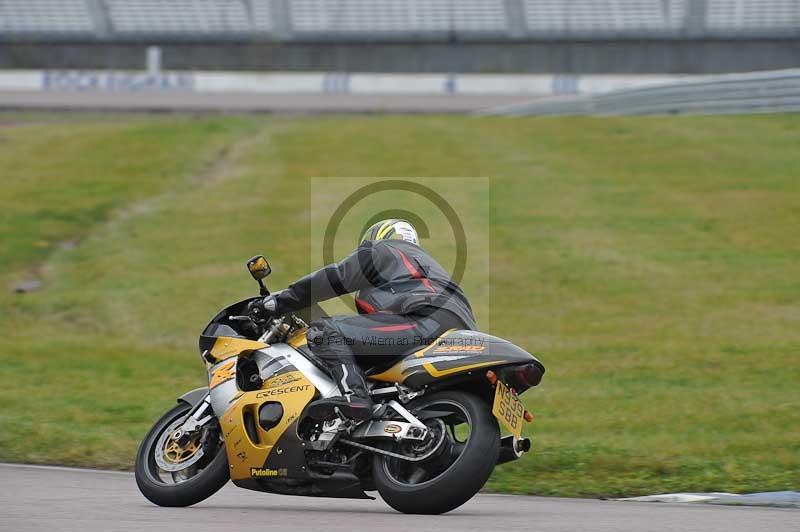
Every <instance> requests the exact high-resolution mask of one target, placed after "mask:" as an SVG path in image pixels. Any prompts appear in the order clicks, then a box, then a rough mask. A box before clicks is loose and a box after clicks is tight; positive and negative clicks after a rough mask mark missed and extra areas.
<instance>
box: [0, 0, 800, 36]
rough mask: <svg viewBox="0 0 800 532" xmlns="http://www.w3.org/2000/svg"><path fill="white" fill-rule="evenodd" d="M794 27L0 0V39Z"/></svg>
mask: <svg viewBox="0 0 800 532" xmlns="http://www.w3.org/2000/svg"><path fill="white" fill-rule="evenodd" d="M742 34H748V35H751V36H758V35H761V36H764V37H770V38H772V37H775V36H777V35H782V36H799V35H800V0H0V38H5V39H9V38H24V37H37V36H38V37H47V38H61V39H67V40H68V39H78V38H84V39H87V38H91V39H93V40H99V41H115V40H119V41H125V40H130V39H141V38H145V37H158V38H161V39H164V38H175V39H185V38H187V37H194V38H203V37H208V36H215V37H220V38H223V37H224V38H227V39H242V40H249V39H254V38H255V39H265V40H275V41H304V40H309V39H325V40H334V41H335V40H353V39H368V40H370V41H382V40H389V41H391V40H396V39H398V38H402V39H422V40H425V39H431V40H436V39H450V40H452V39H457V40H465V41H469V40H481V39H493V40H496V39H512V40H520V39H553V38H586V39H596V38H610V39H616V38H665V37H666V38H683V37H685V36H687V35H692V36H694V37H697V36H706V37H715V38H722V37H737V36H741V35H742Z"/></svg>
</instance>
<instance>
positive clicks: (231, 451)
mask: <svg viewBox="0 0 800 532" xmlns="http://www.w3.org/2000/svg"><path fill="white" fill-rule="evenodd" d="M315 392H316V388H315V387H314V385H313V384H312V383H311V381H309V380H308V379H306V378H305V376H304V375H303V374H302V373H301V372H300V371H288V372H285V373H282V374H280V375H276V376H273V377H271V378H270V379H268V380H267V381H265V382H264V386H263V387H262V388H261V389H259V390H255V391H252V392H243V393H242V394H241V395H239V396H238V397H235V398H234V401H233V404H231V406H230V408H228V410H227V411H226V412H225V413H224V414H223V415H222V416H221V417H220V418H219V421H220V426H221V428H222V434H223V437H224V439H225V448H226V451H227V453H228V463H229V464H230V468H231V479H232V480H233V482H234V483H235V484H240V483H241V482H242V481H250V480H251V479H254V478H255V479H270V478H291V477H305V476H306V475H305V472H304V471H303V469H302V468H303V466H304V464H305V457H304V456H303V455H302V453H300V456H299V457H298V458H299V459H298V460H294V461H289V462H286V461H280V462H283V463H281V464H280V467H278V464H276V463H268V459H269V457H270V455H271V454H284V448H283V447H282V446H276V445H277V443H278V441H279V440H281V439H282V436H283V435H284V433H286V432H287V431H291V433H296V425H297V420H298V419H299V417H300V414H301V413H302V411H303V409H304V408H305V407H306V405H307V404H308V403H309V402H310V401H311V399H312V398H313V397H314V393H315ZM268 402H275V403H280V405H281V406H282V407H283V416H282V417H281V419H280V421H279V422H278V424H277V425H276V426H274V427H272V428H270V429H269V430H264V429H263V428H262V427H261V425H260V424H259V422H258V416H259V409H260V408H261V406H262V405H263V404H265V403H268ZM273 462H274V461H273ZM270 466H272V467H270ZM245 484H250V483H249V482H245ZM243 487H252V486H250V485H245V486H243Z"/></svg>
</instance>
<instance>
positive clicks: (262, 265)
mask: <svg viewBox="0 0 800 532" xmlns="http://www.w3.org/2000/svg"><path fill="white" fill-rule="evenodd" d="M247 269H248V271H249V272H250V275H252V276H253V279H255V280H256V281H260V280H261V279H263V278H265V277H267V276H268V275H269V274H270V273H272V268H270V266H269V261H267V259H265V258H264V255H256V256H255V257H253V258H252V259H250V260H248V261H247Z"/></svg>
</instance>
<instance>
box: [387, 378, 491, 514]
mask: <svg viewBox="0 0 800 532" xmlns="http://www.w3.org/2000/svg"><path fill="white" fill-rule="evenodd" d="M436 404H440V405H442V404H448V405H454V406H455V405H457V408H458V409H460V410H462V411H463V412H464V414H465V416H466V417H468V418H469V424H470V427H469V428H470V434H469V437H468V439H467V440H466V443H464V444H463V445H462V449H463V450H461V452H460V454H458V456H457V458H456V459H455V461H454V462H452V463H451V464H450V465H449V466H447V469H446V470H445V471H444V472H442V473H440V474H438V476H435V477H434V478H432V479H430V480H427V481H425V482H420V483H416V484H409V483H406V482H402V481H399V480H398V479H397V478H395V476H393V473H392V469H393V468H395V467H396V464H397V463H398V462H399V461H398V460H397V459H396V458H391V457H388V456H385V455H377V454H376V455H375V458H374V459H373V468H372V473H373V479H374V480H375V487H376V488H377V490H378V492H379V493H380V495H381V497H382V498H383V500H384V501H386V503H387V504H388V505H389V506H391V507H392V508H394V509H395V510H397V511H399V512H403V513H408V514H442V513H445V512H449V511H450V510H453V509H455V508H458V507H459V506H461V505H462V504H464V503H465V502H467V501H468V500H470V499H471V498H472V497H473V496H474V495H475V494H476V493H477V492H478V491H479V490H480V489H481V488H482V487H483V485H484V484H485V483H486V481H487V480H488V479H489V476H490V475H491V474H492V471H493V470H494V466H495V464H496V463H497V455H498V453H499V450H500V429H499V428H498V426H497V419H496V418H495V417H494V415H492V413H491V411H490V410H489V407H488V406H487V405H486V403H484V402H483V401H482V400H481V399H479V398H478V397H476V396H475V395H472V394H469V393H465V392H459V391H445V392H440V393H436V394H433V395H430V396H425V397H422V398H419V399H416V400H414V401H412V402H411V403H410V404H409V405H407V408H408V409H409V410H411V411H412V412H418V411H420V410H423V409H425V407H426V406H432V407H433V408H431V410H435V409H436V407H435V406H434V405H436ZM393 463H394V464H395V465H393ZM424 466H425V462H420V467H423V468H424Z"/></svg>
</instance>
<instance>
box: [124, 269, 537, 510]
mask: <svg viewBox="0 0 800 532" xmlns="http://www.w3.org/2000/svg"><path fill="white" fill-rule="evenodd" d="M247 267H248V270H249V271H250V273H251V275H252V276H253V278H254V279H255V280H256V281H257V282H258V284H259V286H260V295H261V297H263V296H266V295H269V291H268V290H267V288H266V286H265V285H264V283H263V279H265V278H266V277H267V276H268V275H269V274H270V273H271V267H270V265H269V262H268V261H267V260H266V259H265V258H264V257H263V256H261V255H258V256H256V257H253V258H252V259H250V260H249V261H248V262H247ZM261 297H252V298H248V299H245V300H243V301H239V302H237V303H234V304H233V305H230V306H228V307H226V308H224V309H223V310H222V311H220V312H219V313H218V314H217V315H216V316H214V317H213V319H212V320H211V321H210V322H209V323H208V325H207V326H206V327H205V329H204V330H203V332H202V334H201V335H200V340H199V348H200V353H201V357H202V360H203V363H204V364H205V367H206V371H207V373H208V386H207V387H203V388H198V389H196V390H192V391H190V392H188V393H185V394H183V395H182V396H181V397H180V398H178V400H177V404H176V406H174V407H173V408H172V409H170V410H169V411H168V412H167V413H165V414H164V415H163V416H162V417H161V418H160V419H159V420H158V421H157V422H156V423H155V425H154V426H153V427H152V428H151V429H150V431H149V432H148V434H147V435H146V436H145V438H144V440H143V441H142V443H141V445H140V447H139V450H138V453H137V456H136V469H135V474H136V482H137V484H138V486H139V489H140V491H141V492H142V494H143V495H144V496H145V497H146V498H147V499H149V500H150V501H151V502H153V503H155V504H157V505H159V506H190V505H192V504H196V503H198V502H200V501H202V500H204V499H206V498H208V497H210V496H211V495H212V494H214V493H215V492H216V491H218V490H219V489H220V488H222V487H223V486H224V485H225V484H226V483H227V482H228V480H232V481H233V483H234V484H235V485H236V486H239V487H242V488H246V489H251V490H256V491H263V492H270V493H277V494H284V495H301V496H317V497H347V498H360V499H365V498H366V499H372V498H373V497H370V496H369V495H367V494H366V493H365V492H366V491H373V490H377V491H378V493H379V494H380V496H381V497H382V498H383V500H384V501H386V502H387V503H388V504H389V505H390V506H391V507H392V508H394V509H396V510H398V511H400V512H404V513H414V514H440V513H444V512H448V511H450V510H453V509H454V508H457V507H459V506H460V505H462V504H464V503H465V502H467V501H468V500H469V499H471V498H472V497H473V496H474V495H475V494H476V493H477V492H478V491H479V490H480V489H481V488H482V487H483V485H484V484H485V483H486V481H487V480H488V479H489V476H490V475H491V473H492V471H493V470H494V467H495V466H496V465H498V464H503V463H506V462H510V461H513V460H517V459H519V458H521V457H522V456H523V455H524V454H525V453H526V452H528V451H530V448H531V442H530V440H529V439H528V438H524V437H522V425H523V422H525V421H528V422H530V421H531V420H532V415H531V414H530V413H529V412H528V411H526V410H525V408H524V406H523V404H522V402H521V401H520V399H519V395H520V394H521V393H523V392H525V391H526V390H528V389H529V388H532V387H534V386H536V385H538V384H539V383H540V381H541V379H542V376H543V374H544V371H545V369H544V366H543V365H542V363H541V362H540V361H539V360H538V359H536V358H535V357H534V356H533V355H531V354H529V353H527V352H526V351H524V350H523V349H521V348H519V347H517V346H515V345H513V344H512V343H510V342H508V341H506V340H503V339H500V338H497V337H494V336H490V335H488V334H484V333H481V332H477V331H470V330H449V331H447V332H445V333H444V334H442V335H441V336H440V337H439V338H437V339H436V340H435V341H434V342H431V343H429V344H428V345H423V346H414V348H410V349H409V352H408V353H407V354H406V355H405V356H403V357H402V358H400V360H397V359H396V358H393V359H391V360H390V361H388V362H387V363H385V364H383V365H379V366H376V367H367V368H364V369H365V373H366V376H367V381H368V384H369V387H370V394H371V396H372V399H373V401H374V402H375V404H376V405H378V408H377V409H376V415H375V416H374V419H372V420H369V421H363V422H356V421H352V420H349V419H346V418H344V417H341V416H340V417H337V418H336V419H334V420H331V421H324V422H321V421H315V420H313V419H311V418H310V417H306V416H304V409H305V408H306V406H307V405H308V404H309V403H311V402H312V401H314V400H315V399H317V398H320V397H332V396H337V395H340V391H339V389H338V387H337V385H336V383H335V382H334V380H333V379H332V378H331V376H330V375H329V373H328V369H327V367H326V365H325V364H324V363H323V362H322V361H321V360H320V359H318V358H317V357H316V356H315V355H314V354H313V352H312V350H311V349H309V346H308V344H307V341H306V331H307V329H308V324H307V322H308V321H310V320H311V319H312V317H313V316H312V315H313V314H314V312H316V313H317V315H319V313H320V312H321V309H320V308H319V307H317V306H314V307H313V308H311V309H308V310H307V311H303V312H302V313H297V314H290V315H287V316H279V317H272V316H266V315H264V313H263V309H261V307H260V305H256V304H255V303H254V302H257V301H260V300H261ZM500 425H502V426H503V427H504V428H505V429H506V430H507V432H508V433H509V434H508V435H507V436H504V437H501V435H500Z"/></svg>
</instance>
